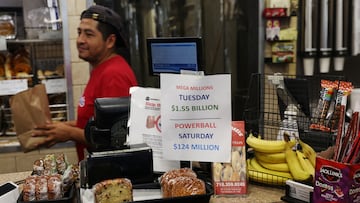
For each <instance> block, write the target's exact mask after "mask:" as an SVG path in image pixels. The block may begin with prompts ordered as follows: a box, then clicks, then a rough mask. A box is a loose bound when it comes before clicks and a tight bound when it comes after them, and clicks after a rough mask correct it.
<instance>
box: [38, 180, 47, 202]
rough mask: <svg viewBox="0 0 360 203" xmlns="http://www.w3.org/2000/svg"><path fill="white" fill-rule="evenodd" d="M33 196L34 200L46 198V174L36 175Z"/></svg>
mask: <svg viewBox="0 0 360 203" xmlns="http://www.w3.org/2000/svg"><path fill="white" fill-rule="evenodd" d="M35 196H36V200H48V187H47V177H46V176H38V177H36V183H35Z"/></svg>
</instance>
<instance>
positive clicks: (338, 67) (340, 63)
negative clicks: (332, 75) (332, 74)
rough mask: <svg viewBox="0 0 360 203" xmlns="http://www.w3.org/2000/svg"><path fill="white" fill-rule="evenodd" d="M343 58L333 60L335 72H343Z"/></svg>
mask: <svg viewBox="0 0 360 203" xmlns="http://www.w3.org/2000/svg"><path fill="white" fill-rule="evenodd" d="M344 60H345V58H344V57H335V59H334V69H335V71H343V70H344Z"/></svg>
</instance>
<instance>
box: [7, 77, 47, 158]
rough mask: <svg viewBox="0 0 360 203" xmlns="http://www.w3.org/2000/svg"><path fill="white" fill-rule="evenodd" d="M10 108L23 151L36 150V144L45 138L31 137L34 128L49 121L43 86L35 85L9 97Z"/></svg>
mask: <svg viewBox="0 0 360 203" xmlns="http://www.w3.org/2000/svg"><path fill="white" fill-rule="evenodd" d="M10 108H11V113H12V119H13V121H14V125H15V131H16V135H17V138H18V140H19V142H20V145H21V147H22V149H23V151H24V152H29V151H32V150H34V149H36V144H37V143H39V142H40V141H42V140H44V139H45V137H31V134H32V131H33V129H34V127H36V126H41V125H44V124H46V122H48V121H51V114H50V109H49V100H48V97H47V94H46V89H45V85H44V84H39V85H36V86H34V87H32V88H29V89H27V90H25V91H22V92H19V93H17V94H15V95H14V96H12V97H10Z"/></svg>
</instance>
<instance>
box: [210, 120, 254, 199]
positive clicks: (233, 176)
mask: <svg viewBox="0 0 360 203" xmlns="http://www.w3.org/2000/svg"><path fill="white" fill-rule="evenodd" d="M231 143H232V149H231V162H230V163H220V162H214V163H213V164H212V173H213V175H212V176H213V183H214V184H213V185H214V194H215V195H245V194H246V193H247V175H246V151H245V123H244V121H233V122H232V142H231Z"/></svg>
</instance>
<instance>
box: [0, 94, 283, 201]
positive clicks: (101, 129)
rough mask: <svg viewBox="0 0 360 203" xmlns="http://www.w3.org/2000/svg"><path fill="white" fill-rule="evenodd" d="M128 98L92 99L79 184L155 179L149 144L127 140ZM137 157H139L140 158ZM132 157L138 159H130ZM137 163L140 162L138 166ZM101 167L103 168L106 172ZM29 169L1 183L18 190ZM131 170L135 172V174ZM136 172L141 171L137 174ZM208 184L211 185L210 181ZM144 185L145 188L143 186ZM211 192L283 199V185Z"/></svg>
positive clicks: (1, 177) (243, 198)
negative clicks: (245, 191) (115, 180)
mask: <svg viewBox="0 0 360 203" xmlns="http://www.w3.org/2000/svg"><path fill="white" fill-rule="evenodd" d="M129 102H130V100H129V98H112V99H110V100H108V99H97V100H96V101H95V116H94V118H93V120H90V121H89V123H88V125H87V126H86V128H85V137H86V139H87V141H88V143H89V144H90V146H91V147H89V148H88V152H89V153H88V155H87V157H86V159H85V160H83V161H81V162H80V172H81V173H80V184H79V187H81V188H91V186H92V185H93V184H95V183H96V182H100V181H102V180H105V179H111V178H116V177H128V178H129V179H131V181H132V182H134V183H135V185H137V184H143V183H151V182H154V181H153V180H154V179H153V178H154V176H153V174H154V172H153V170H152V168H153V166H152V151H151V148H149V147H147V145H146V144H144V146H142V145H141V146H137V145H127V144H126V135H127V122H125V121H127V120H128V117H127V116H128V107H129V106H128V105H129ZM109 118H111V119H109ZM139 160H141V161H140V162H139ZM133 161H138V162H136V163H132V162H133ZM106 163H108V164H106ZM114 163H116V164H114ZM123 163H127V164H123ZM128 163H132V164H128ZM139 163H141V164H140V165H141V167H140V168H139ZM109 164H110V165H111V166H110V165H109ZM145 166H146V167H145ZM104 170H106V172H105V173H104ZM82 171H85V174H82V173H83V172H82ZM31 172H32V171H25V172H16V173H6V174H0V184H3V183H6V182H8V181H11V182H13V183H16V184H18V185H19V188H20V190H21V189H22V181H23V180H24V179H25V178H26V177H27V176H29V175H30V174H31ZM134 172H136V173H135V174H134ZM139 174H141V175H140V176H139ZM210 182H211V181H210ZM210 187H212V186H211V185H210ZM144 188H145V189H146V187H144ZM144 188H141V189H144ZM159 189H160V188H159ZM79 190H80V189H79ZM79 190H78V191H79ZM211 194H212V193H209V194H208V195H209V196H210V198H209V196H208V198H209V202H210V203H232V202H234V203H235V202H236V203H239V202H264V203H265V202H272V203H276V202H283V201H281V197H282V196H284V195H285V189H282V188H276V187H275V188H274V187H269V186H261V185H255V184H250V185H249V186H248V193H247V194H246V195H243V196H226V197H224V196H223V197H215V196H211ZM74 202H80V198H79V193H77V196H76V198H74Z"/></svg>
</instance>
